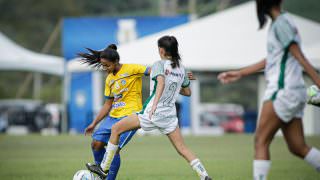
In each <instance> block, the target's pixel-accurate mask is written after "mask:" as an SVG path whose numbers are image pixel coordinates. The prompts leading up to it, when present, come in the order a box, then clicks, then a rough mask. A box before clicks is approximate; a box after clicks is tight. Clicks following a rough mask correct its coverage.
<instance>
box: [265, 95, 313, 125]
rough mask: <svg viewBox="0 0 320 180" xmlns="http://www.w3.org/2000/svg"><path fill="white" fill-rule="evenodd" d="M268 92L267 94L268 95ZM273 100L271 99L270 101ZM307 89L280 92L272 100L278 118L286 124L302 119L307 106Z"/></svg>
mask: <svg viewBox="0 0 320 180" xmlns="http://www.w3.org/2000/svg"><path fill="white" fill-rule="evenodd" d="M267 94H268V92H266V95H267ZM269 94H270V93H269ZM270 99H271V98H269V100H270ZM306 99H307V96H306V91H305V89H299V90H288V89H280V90H278V92H277V94H276V96H275V97H274V98H273V99H272V101H273V107H274V110H275V112H276V114H277V116H278V117H279V118H280V119H281V120H282V121H283V122H285V123H288V122H290V121H291V120H292V119H293V118H302V117H303V112H304V108H305V104H306ZM265 100H267V99H265Z"/></svg>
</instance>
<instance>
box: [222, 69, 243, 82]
mask: <svg viewBox="0 0 320 180" xmlns="http://www.w3.org/2000/svg"><path fill="white" fill-rule="evenodd" d="M241 77H242V75H241V73H240V71H228V72H223V73H220V74H219V75H218V80H219V81H220V82H221V83H222V84H228V83H232V82H235V81H237V80H239V79H240V78H241Z"/></svg>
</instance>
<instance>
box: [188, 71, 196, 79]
mask: <svg viewBox="0 0 320 180" xmlns="http://www.w3.org/2000/svg"><path fill="white" fill-rule="evenodd" d="M187 75H188V79H189V80H190V81H192V80H196V78H195V77H194V76H193V73H192V72H187Z"/></svg>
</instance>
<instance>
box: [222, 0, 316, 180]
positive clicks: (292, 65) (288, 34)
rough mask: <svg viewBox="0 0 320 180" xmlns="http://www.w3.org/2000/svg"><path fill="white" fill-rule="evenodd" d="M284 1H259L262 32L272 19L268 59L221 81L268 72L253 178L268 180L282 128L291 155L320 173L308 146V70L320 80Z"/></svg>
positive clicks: (259, 123)
mask: <svg viewBox="0 0 320 180" xmlns="http://www.w3.org/2000/svg"><path fill="white" fill-rule="evenodd" d="M281 2H282V1H281V0H256V3H257V15H258V20H259V23H260V29H261V28H263V27H264V25H265V23H266V21H267V18H268V17H270V18H271V19H272V24H271V27H270V29H269V32H268V42H267V50H268V54H267V57H266V58H265V59H263V60H261V61H260V62H258V63H256V64H254V65H251V66H248V67H245V68H243V69H240V70H234V71H229V72H223V73H221V74H219V75H218V79H219V80H220V81H221V82H222V83H223V84H225V83H231V82H234V81H237V80H239V79H240V78H241V77H244V76H247V75H249V74H253V73H255V72H258V71H260V70H264V71H265V77H266V80H267V89H266V91H265V96H264V103H263V106H262V110H261V115H260V119H259V122H258V126H257V129H256V134H255V142H254V143H255V156H254V159H255V160H254V162H253V176H254V179H255V180H265V179H266V178H267V175H268V171H269V169H270V166H271V161H270V153H269V146H270V144H271V142H272V139H273V137H274V135H275V133H276V132H277V131H278V130H279V129H281V130H282V132H283V135H284V138H285V140H286V142H287V144H288V148H289V150H290V152H292V153H293V154H294V155H296V156H298V157H300V158H303V159H304V160H305V161H306V162H308V163H309V164H310V165H312V166H313V167H314V168H316V170H318V171H320V151H319V150H318V149H316V148H314V147H310V146H308V145H307V144H306V142H305V139H304V134H303V125H302V116H303V110H304V107H305V102H306V89H305V85H304V81H303V73H302V70H303V69H304V70H305V71H306V73H307V74H308V75H309V76H310V77H311V79H312V80H313V81H314V83H315V84H316V85H317V86H318V87H320V79H319V77H318V75H317V73H316V71H315V70H314V69H313V67H312V66H311V65H310V63H309V62H308V60H307V59H306V58H305V57H304V55H303V53H302V51H301V49H300V43H301V42H300V37H299V33H298V30H297V28H296V26H295V24H294V23H293V22H292V20H291V19H290V17H289V16H288V14H287V13H285V12H282V10H281Z"/></svg>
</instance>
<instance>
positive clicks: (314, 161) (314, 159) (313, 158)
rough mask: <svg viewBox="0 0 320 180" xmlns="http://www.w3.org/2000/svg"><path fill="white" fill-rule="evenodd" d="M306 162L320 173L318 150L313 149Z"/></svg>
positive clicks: (319, 152) (306, 157)
mask: <svg viewBox="0 0 320 180" xmlns="http://www.w3.org/2000/svg"><path fill="white" fill-rule="evenodd" d="M304 160H305V161H307V162H308V163H309V164H310V165H311V166H313V167H314V168H315V169H316V170H317V171H318V172H320V151H319V150H318V149H317V148H314V147H313V148H311V149H310V151H309V152H308V154H307V155H306V156H305V157H304Z"/></svg>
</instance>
